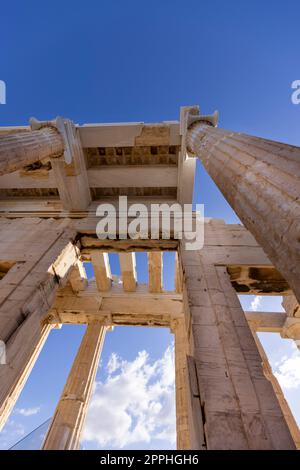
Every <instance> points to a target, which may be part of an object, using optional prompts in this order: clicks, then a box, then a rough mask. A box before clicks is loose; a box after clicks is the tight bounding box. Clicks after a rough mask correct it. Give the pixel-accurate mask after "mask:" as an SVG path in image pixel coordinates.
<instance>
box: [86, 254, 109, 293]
mask: <svg viewBox="0 0 300 470" xmlns="http://www.w3.org/2000/svg"><path fill="white" fill-rule="evenodd" d="M91 262H92V265H93V269H94V274H95V280H96V284H97V288H98V290H99V292H102V291H104V292H107V291H109V290H110V288H111V282H112V280H111V271H110V265H109V257H108V253H104V252H101V251H97V250H94V251H92V253H91Z"/></svg>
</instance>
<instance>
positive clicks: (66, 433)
mask: <svg viewBox="0 0 300 470" xmlns="http://www.w3.org/2000/svg"><path fill="white" fill-rule="evenodd" d="M105 332H106V326H102V325H101V324H100V323H97V322H93V323H90V324H89V325H88V326H87V330H86V333H85V335H84V337H83V340H82V342H81V345H80V347H79V350H78V353H77V355H76V358H75V361H74V363H73V366H72V369H71V372H70V374H69V376H68V379H67V382H66V385H65V387H64V390H63V392H62V395H61V398H60V400H59V403H58V405H57V408H56V410H55V413H54V417H53V420H52V423H51V425H50V429H49V431H48V434H47V436H46V439H45V442H44V445H43V449H44V450H53V449H55V450H72V449H78V447H79V444H80V435H81V431H82V428H83V425H84V420H85V417H86V412H87V408H88V404H89V400H90V396H91V392H92V387H93V383H94V380H95V376H96V372H97V368H98V364H99V359H100V354H101V350H102V346H103V342H104V337H105Z"/></svg>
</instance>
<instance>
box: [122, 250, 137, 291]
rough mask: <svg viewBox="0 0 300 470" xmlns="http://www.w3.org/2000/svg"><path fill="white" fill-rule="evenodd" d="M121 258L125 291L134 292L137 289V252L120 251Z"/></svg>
mask: <svg viewBox="0 0 300 470" xmlns="http://www.w3.org/2000/svg"><path fill="white" fill-rule="evenodd" d="M119 259H120V267H121V275H122V281H123V288H124V291H125V292H134V291H135V290H136V268H135V265H136V262H135V253H134V252H132V253H120V254H119Z"/></svg>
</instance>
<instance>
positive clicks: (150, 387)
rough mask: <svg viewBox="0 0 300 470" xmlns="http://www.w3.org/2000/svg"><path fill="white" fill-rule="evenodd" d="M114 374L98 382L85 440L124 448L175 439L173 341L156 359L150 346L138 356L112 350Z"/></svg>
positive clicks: (109, 366) (110, 366)
mask: <svg viewBox="0 0 300 470" xmlns="http://www.w3.org/2000/svg"><path fill="white" fill-rule="evenodd" d="M106 369H107V371H108V377H107V379H106V380H105V381H103V382H97V383H96V387H95V392H94V395H93V397H92V400H91V405H90V407H89V412H88V416H87V421H86V426H85V430H84V436H83V441H90V442H95V443H96V444H97V445H98V446H100V447H108V446H110V447H116V448H124V447H125V446H127V445H133V446H134V445H137V444H141V443H148V444H149V443H151V441H152V440H153V439H159V440H164V441H168V442H169V443H170V444H171V445H174V443H175V437H176V436H175V393H174V382H175V371H174V370H175V368H174V351H173V347H169V348H167V350H166V351H165V353H164V355H163V357H162V358H161V359H159V360H157V361H155V362H151V361H150V358H149V355H148V353H147V352H146V351H141V352H139V353H138V355H137V357H136V358H135V359H134V360H133V361H131V362H130V361H126V360H124V359H122V358H120V357H118V356H117V355H116V354H115V353H113V354H111V356H110V359H109V361H108V364H107V367H106Z"/></svg>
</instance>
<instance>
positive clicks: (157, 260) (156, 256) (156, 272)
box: [148, 251, 163, 293]
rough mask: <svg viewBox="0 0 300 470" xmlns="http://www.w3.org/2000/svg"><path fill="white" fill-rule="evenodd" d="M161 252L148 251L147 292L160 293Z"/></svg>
mask: <svg viewBox="0 0 300 470" xmlns="http://www.w3.org/2000/svg"><path fill="white" fill-rule="evenodd" d="M162 257H163V253H162V251H150V252H149V253H148V272H149V292H153V293H157V292H162V290H163V289H162V272H163V271H162V269H163V258H162Z"/></svg>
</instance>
